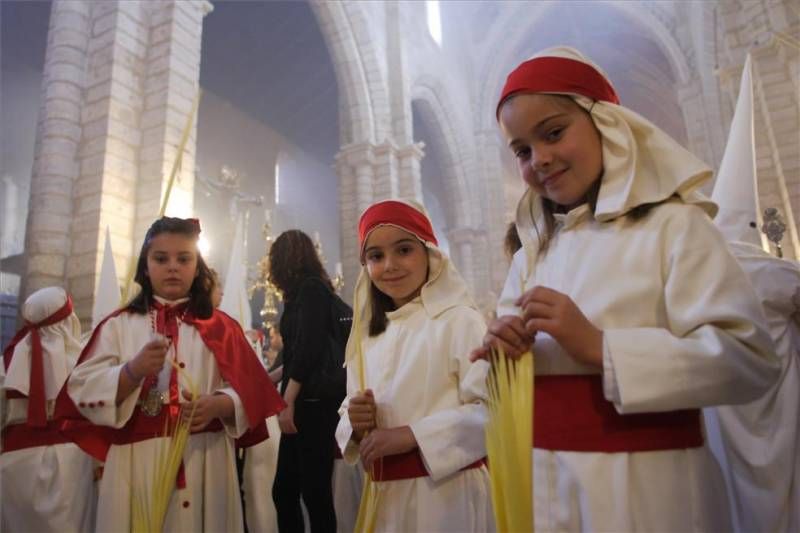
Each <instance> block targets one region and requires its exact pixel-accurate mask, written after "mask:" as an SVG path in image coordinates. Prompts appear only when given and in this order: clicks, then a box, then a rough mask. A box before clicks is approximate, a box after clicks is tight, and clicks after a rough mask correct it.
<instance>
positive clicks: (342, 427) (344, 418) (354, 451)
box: [335, 361, 359, 465]
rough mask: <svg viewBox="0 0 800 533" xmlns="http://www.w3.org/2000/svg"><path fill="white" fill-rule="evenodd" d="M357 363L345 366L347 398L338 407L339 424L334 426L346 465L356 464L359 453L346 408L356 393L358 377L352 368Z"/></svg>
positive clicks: (351, 362)
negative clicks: (353, 438)
mask: <svg viewBox="0 0 800 533" xmlns="http://www.w3.org/2000/svg"><path fill="white" fill-rule="evenodd" d="M357 364H358V362H357V361H350V362H349V363H348V364H347V396H346V397H345V399H344V400H343V401H342V405H341V407H339V424H338V425H337V426H336V435H335V436H336V445H337V446H339V450H340V451H341V452H342V459H344V461H345V462H346V463H347V464H350V465H354V464H356V463H358V458H359V453H358V444H356V443H355V442H353V440H352V437H353V426H351V425H350V417H349V416H348V415H347V407H348V405H350V398H352V397H353V396H355V394H356V393H357V392H358V375H357V373H356V370H355V369H354V368H353V367H354V366H355V365H357Z"/></svg>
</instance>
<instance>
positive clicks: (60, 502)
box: [0, 359, 97, 533]
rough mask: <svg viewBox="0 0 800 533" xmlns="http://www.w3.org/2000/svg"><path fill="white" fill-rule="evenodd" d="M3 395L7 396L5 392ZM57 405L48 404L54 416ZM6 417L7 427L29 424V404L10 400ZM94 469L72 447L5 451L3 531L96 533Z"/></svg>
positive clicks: (0, 477) (0, 490) (0, 478)
mask: <svg viewBox="0 0 800 533" xmlns="http://www.w3.org/2000/svg"><path fill="white" fill-rule="evenodd" d="M45 360H46V359H45ZM2 366H3V365H2V364H0V372H2ZM0 394H2V395H3V396H5V390H3V389H0ZM52 404H53V402H52V401H49V402H48V414H50V415H51V414H52ZM3 415H4V416H3V418H4V420H3V424H2V425H3V427H5V426H7V425H11V424H22V423H24V422H25V421H26V420H27V419H28V400H26V399H11V400H5V406H4V411H3ZM92 466H93V461H92V458H91V457H90V456H88V455H87V454H85V453H83V451H81V449H80V448H78V447H77V446H76V445H75V444H72V443H66V444H56V445H54V446H37V447H35V448H27V449H24V450H16V451H13V452H3V454H2V455H0V501H2V527H0V530H2V531H8V532H15V531H36V532H43V533H44V532H46V531H53V532H62V531H63V532H73V531H74V532H78V531H93V530H94V513H95V502H96V499H97V494H96V489H95V484H94V480H93V472H92Z"/></svg>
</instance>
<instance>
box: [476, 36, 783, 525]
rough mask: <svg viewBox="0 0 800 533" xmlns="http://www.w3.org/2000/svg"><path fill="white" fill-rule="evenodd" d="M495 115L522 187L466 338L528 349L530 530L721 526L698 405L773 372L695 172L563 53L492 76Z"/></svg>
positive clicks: (739, 396)
mask: <svg viewBox="0 0 800 533" xmlns="http://www.w3.org/2000/svg"><path fill="white" fill-rule="evenodd" d="M497 119H498V122H499V124H500V128H501V130H502V133H503V136H504V137H505V138H506V139H507V141H508V146H509V148H510V149H511V151H512V152H513V153H514V155H515V157H516V160H517V163H518V166H519V170H520V173H521V175H522V178H523V179H524V180H525V182H526V184H527V185H528V189H527V191H526V192H525V194H524V196H523V197H522V199H521V200H520V202H519V206H518V208H517V216H516V224H517V228H518V230H519V236H520V239H521V241H522V244H523V248H522V250H520V251H519V252H518V253H517V254H516V255H515V256H514V260H513V262H512V266H511V271H510V272H509V275H508V279H507V281H506V286H505V288H504V291H503V294H502V296H501V298H500V301H499V304H498V313H497V315H498V317H499V318H498V319H497V320H495V321H493V323H492V324H491V325H490V327H489V331H488V333H487V334H486V336H485V338H484V344H483V346H482V347H480V348H478V349H476V350H475V351H474V352H473V358H480V357H485V356H486V355H487V352H488V347H489V346H495V347H502V348H503V349H504V350H505V352H506V354H507V355H508V356H510V357H518V356H519V355H520V354H522V353H523V352H526V351H528V350H529V349H531V348H532V349H533V352H534V355H535V358H536V378H535V398H534V406H535V407H534V409H535V413H534V445H533V446H534V450H533V452H532V453H533V463H534V480H533V481H534V494H535V495H534V513H535V517H536V527H537V529H540V530H542V531H551V530H559V531H562V530H563V531H727V530H729V529H730V524H729V523H728V518H727V517H728V513H727V509H726V505H727V504H726V499H725V492H724V491H725V487H724V484H723V483H722V478H721V474H720V471H719V468H718V466H717V464H716V463H715V462H714V460H713V458H712V456H711V455H710V453H709V451H708V449H707V447H706V446H705V444H704V436H703V427H702V425H701V417H700V409H701V408H702V407H705V406H708V405H716V404H724V403H737V402H747V401H749V400H752V399H753V398H757V397H758V396H759V395H761V394H762V393H763V392H764V391H766V390H767V389H768V388H769V386H770V384H771V383H772V382H773V381H774V379H775V378H776V376H777V368H778V367H777V365H776V359H775V356H774V355H773V354H772V346H771V343H770V340H769V337H768V335H767V333H766V331H765V328H764V318H763V314H762V311H761V309H760V308H759V304H758V301H757V299H756V297H755V294H754V293H753V290H752V288H751V287H750V284H749V283H748V282H747V279H746V277H745V275H744V274H743V272H742V270H741V269H740V268H739V266H738V265H737V264H736V261H735V260H734V259H733V257H732V256H731V254H730V253H729V252H728V250H727V248H726V247H725V244H724V241H723V239H722V238H721V237H720V234H719V232H718V231H717V230H716V229H715V227H714V225H713V223H712V221H711V218H710V217H711V216H713V215H714V214H715V212H716V207H715V206H714V205H713V204H712V203H711V202H710V201H709V200H708V199H706V198H705V197H704V196H703V195H702V194H701V193H700V192H699V187H700V186H701V185H702V184H703V183H705V182H706V181H707V180H708V179H709V178H710V177H711V172H710V171H709V169H708V168H707V167H706V166H705V165H704V164H703V163H702V162H700V161H699V160H698V159H696V158H695V157H694V156H693V155H691V154H690V153H689V152H687V151H686V150H685V149H683V148H682V147H681V146H680V145H678V143H677V142H675V141H674V140H672V139H671V138H670V137H668V136H667V135H666V134H665V133H663V132H662V131H661V130H659V129H658V128H656V127H655V126H654V125H653V124H651V123H650V122H648V121H647V120H646V119H644V118H643V117H641V116H640V115H638V114H636V113H634V112H633V111H631V110H629V109H627V108H625V107H622V106H621V105H619V98H618V97H617V94H616V92H615V90H614V88H613V86H612V85H611V83H610V82H609V81H608V79H607V78H606V77H605V76H604V75H603V73H602V71H601V70H600V69H599V68H598V67H597V66H595V65H594V64H592V63H591V62H590V61H589V60H587V59H586V58H585V57H583V56H582V55H581V54H580V53H579V52H577V51H575V50H573V49H569V48H555V49H550V50H546V51H544V52H542V53H540V54H539V55H537V56H536V57H534V58H533V59H530V60H528V61H526V62H524V63H522V64H521V65H520V66H519V67H517V68H516V69H515V70H514V71H513V72H512V73H511V74H510V75H509V76H508V81H507V83H506V85H505V87H504V89H503V93H502V96H501V98H500V101H499V103H498V106H497Z"/></svg>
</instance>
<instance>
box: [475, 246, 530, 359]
mask: <svg viewBox="0 0 800 533" xmlns="http://www.w3.org/2000/svg"><path fill="white" fill-rule="evenodd" d="M526 261H527V257H526V255H525V249H524V248H520V249H519V250H518V251H517V253H515V254H514V257H513V259H512V260H511V266H510V267H509V269H508V276H506V283H505V285H504V286H503V292H502V293H500V298H499V299H498V300H497V316H498V317H501V316H506V315H514V316H518V315H519V307H517V306H516V304H515V303H514V302H516V301H517V298H519V297H520V296H522V293H523V292H524V291H525V280H526V279H527V266H526ZM481 340H483V339H481ZM478 344H480V343H478ZM476 346H477V345H476Z"/></svg>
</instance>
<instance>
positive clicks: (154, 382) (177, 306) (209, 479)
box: [57, 217, 282, 532]
mask: <svg viewBox="0 0 800 533" xmlns="http://www.w3.org/2000/svg"><path fill="white" fill-rule="evenodd" d="M199 233H200V227H199V223H198V222H197V221H196V220H194V219H188V220H183V219H177V218H170V217H163V218H161V219H159V220H157V221H156V222H155V223H153V225H152V226H151V228H150V230H148V233H147V235H146V236H145V241H144V244H143V246H142V252H141V254H140V258H139V262H138V265H137V272H136V277H135V280H136V281H137V283H139V284H140V285H141V286H142V292H141V293H140V294H139V296H137V297H136V298H134V300H132V302H131V303H130V304H128V306H127V307H126V308H124V309H122V310H120V311H118V312H116V313H114V314H112V315H111V316H110V317H108V318H107V319H106V320H105V321H104V322H102V323H101V324H100V325H99V326H98V327H97V329H96V330H95V332H94V334H93V336H92V338H91V339H90V341H89V343H88V344H87V346H86V348H85V349H84V351H83V353H82V355H81V360H80V361H79V364H78V366H76V367H75V369H74V370H73V372H72V375H71V376H70V378H69V380H68V383H67V387H65V390H64V392H62V395H61V397H60V398H59V404H58V406H57V411H58V413H59V416H60V418H61V420H62V421H63V422H62V428H63V431H65V433H67V434H68V435H70V436H71V438H72V439H73V440H75V441H76V442H77V443H78V444H79V445H80V446H81V447H83V448H84V449H86V450H87V451H89V452H90V453H92V454H93V455H95V456H96V457H97V458H98V459H105V467H104V472H103V477H102V480H101V482H100V488H99V493H100V495H99V502H98V511H97V531H115V532H118V531H130V530H131V527H132V525H133V510H132V505H133V504H134V502H136V501H140V499H141V498H145V499H147V498H149V497H150V495H151V493H152V486H153V485H152V480H153V478H154V475H155V471H156V464H157V461H158V460H159V459H161V457H162V456H163V455H164V454H165V447H166V441H167V440H168V439H167V438H164V437H161V435H163V431H164V429H163V428H164V427H165V424H167V423H169V424H170V425H174V424H175V423H177V420H178V418H179V417H180V418H182V419H184V420H185V421H187V422H188V423H189V424H190V429H191V432H192V434H191V435H190V436H189V438H188V441H187V443H186V448H185V450H184V452H183V461H182V466H181V469H180V470H179V472H178V475H177V478H176V480H175V487H174V490H173V491H172V493H171V495H170V499H169V504H168V508H167V511H166V516H165V518H164V523H163V531H166V532H169V531H242V530H243V521H242V508H241V501H240V496H239V485H238V480H237V475H236V468H235V462H234V439H235V438H240V441H241V438H243V437H245V434H246V433H247V436H250V437H253V438H254V439H255V440H253V441H251V442H256V441H257V440H258V439H257V438H256V435H255V432H256V431H257V430H263V433H262V438H263V436H264V435H265V434H266V432H265V426H264V425H263V423H264V420H265V419H266V418H267V417H268V416H270V415H272V414H274V413H276V412H277V411H278V410H280V408H281V406H282V402H281V400H280V398H279V396H278V394H277V391H276V390H275V387H274V386H273V385H272V383H271V381H270V380H269V378H268V376H267V374H266V371H265V370H264V367H263V365H262V364H261V363H260V362H259V360H258V359H257V358H256V356H255V354H254V353H253V350H252V349H251V347H250V345H249V344H248V342H247V340H246V339H245V337H244V333H243V332H242V330H241V327H240V326H239V324H238V323H237V322H236V321H234V320H233V319H231V318H230V317H228V316H227V315H225V314H224V313H222V312H220V311H218V310H214V309H213V308H212V306H211V299H210V294H209V288H210V283H209V282H208V280H209V274H208V268H207V267H206V266H205V263H204V262H203V261H202V257H201V256H200V255H199V252H198V251H197V248H196V245H197V238H198V235H199ZM165 339H167V340H168V342H166V341H165ZM167 358H169V359H172V360H173V361H174V362H175V363H176V364H178V365H179V366H180V368H181V369H182V370H183V371H184V372H185V374H186V375H187V376H188V377H189V378H190V379H191V381H192V382H193V383H194V384H195V385H196V386H197V388H198V389H199V390H198V396H197V397H196V398H194V399H192V397H191V395H190V394H189V392H188V383H187V382H186V380H185V379H184V377H183V375H180V376H179V373H178V372H177V371H176V369H175V368H174V367H173V366H172V364H170V363H169V362H168V361H167ZM193 409H194V416H193V417H191V418H190V413H192V410H193ZM87 420H88V422H90V423H87ZM249 430H252V431H249ZM149 503H150V505H151V506H152V505H153V502H152V501H150V502H149Z"/></svg>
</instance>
